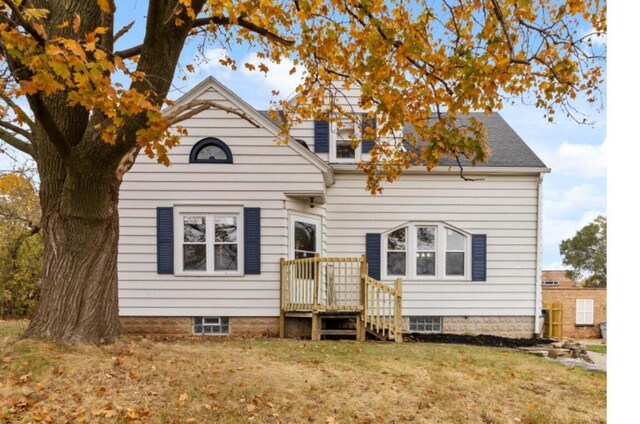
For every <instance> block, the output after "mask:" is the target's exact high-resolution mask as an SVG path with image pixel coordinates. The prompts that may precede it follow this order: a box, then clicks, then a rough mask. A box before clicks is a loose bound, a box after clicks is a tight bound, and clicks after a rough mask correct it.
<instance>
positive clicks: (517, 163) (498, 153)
mask: <svg viewBox="0 0 640 424" xmlns="http://www.w3.org/2000/svg"><path fill="white" fill-rule="evenodd" d="M472 117H473V118H475V119H476V120H478V121H479V122H481V123H482V124H483V125H484V127H485V128H486V130H487V132H488V134H489V139H488V140H487V144H488V146H489V148H490V149H491V155H489V158H488V159H487V161H486V162H483V163H478V164H477V166H482V167H495V168H500V167H519V168H546V167H547V166H546V165H545V164H544V162H542V160H540V158H539V157H538V156H537V155H536V154H535V153H534V152H533V150H531V148H530V147H529V146H527V144H526V143H525V142H524V140H522V138H520V136H519V135H518V134H517V133H516V132H515V131H514V130H513V128H511V127H510V126H509V124H508V123H507V121H505V120H504V119H503V118H502V116H500V114H498V113H491V114H489V115H487V114H485V113H470V114H468V115H464V116H459V117H458V118H457V119H458V121H459V123H460V124H461V125H465V124H467V123H469V119H470V118H472ZM404 133H405V134H411V133H413V127H412V126H411V125H407V126H405V128H404ZM418 145H419V143H418ZM406 147H407V148H408V149H415V148H414V147H413V146H411V145H409V144H408V143H407V145H406ZM460 163H461V165H463V166H470V165H471V161H469V160H468V159H466V158H464V157H461V158H460ZM440 165H442V166H456V165H457V163H456V161H455V159H452V158H444V159H442V160H441V161H440Z"/></svg>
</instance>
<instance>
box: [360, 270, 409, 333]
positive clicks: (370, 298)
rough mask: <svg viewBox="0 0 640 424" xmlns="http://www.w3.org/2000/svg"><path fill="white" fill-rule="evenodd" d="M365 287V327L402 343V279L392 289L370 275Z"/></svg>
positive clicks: (396, 281) (398, 279)
mask: <svg viewBox="0 0 640 424" xmlns="http://www.w3.org/2000/svg"><path fill="white" fill-rule="evenodd" d="M362 281H363V285H364V293H365V295H364V311H363V316H364V325H365V326H366V327H368V328H369V329H371V330H373V331H375V332H376V333H378V334H381V335H382V336H383V337H385V336H386V337H388V338H392V339H394V340H395V341H396V342H398V343H400V342H402V279H401V278H397V279H396V280H395V282H394V286H393V287H390V286H388V285H387V284H385V283H383V282H382V281H378V280H376V279H374V278H371V277H370V276H368V275H365V276H363V278H362Z"/></svg>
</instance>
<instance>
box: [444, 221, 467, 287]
mask: <svg viewBox="0 0 640 424" xmlns="http://www.w3.org/2000/svg"><path fill="white" fill-rule="evenodd" d="M445 231H446V232H447V254H446V255H447V256H446V270H447V275H464V252H465V250H466V246H465V236H463V235H462V234H461V233H459V232H457V231H454V230H452V229H451V228H446V229H445Z"/></svg>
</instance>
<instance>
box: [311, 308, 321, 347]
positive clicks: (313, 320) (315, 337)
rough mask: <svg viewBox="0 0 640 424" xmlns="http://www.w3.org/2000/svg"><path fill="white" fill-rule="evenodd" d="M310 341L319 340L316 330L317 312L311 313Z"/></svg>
mask: <svg viewBox="0 0 640 424" xmlns="http://www.w3.org/2000/svg"><path fill="white" fill-rule="evenodd" d="M311 341H313V342H317V341H320V331H318V312H317V311H313V312H312V313H311Z"/></svg>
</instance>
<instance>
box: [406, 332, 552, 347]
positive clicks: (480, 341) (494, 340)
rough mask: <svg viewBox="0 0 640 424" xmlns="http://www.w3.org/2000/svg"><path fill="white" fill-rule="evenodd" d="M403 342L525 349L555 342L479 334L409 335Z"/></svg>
mask: <svg viewBox="0 0 640 424" xmlns="http://www.w3.org/2000/svg"><path fill="white" fill-rule="evenodd" d="M404 340H405V341H408V342H426V343H455V344H466V345H472V346H490V347H512V348H516V347H525V346H537V345H542V344H551V343H553V342H555V340H552V339H536V338H531V339H512V338H509V337H500V336H491V335H487V334H481V335H479V336H472V335H468V334H420V333H409V334H407V335H406V336H404Z"/></svg>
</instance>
